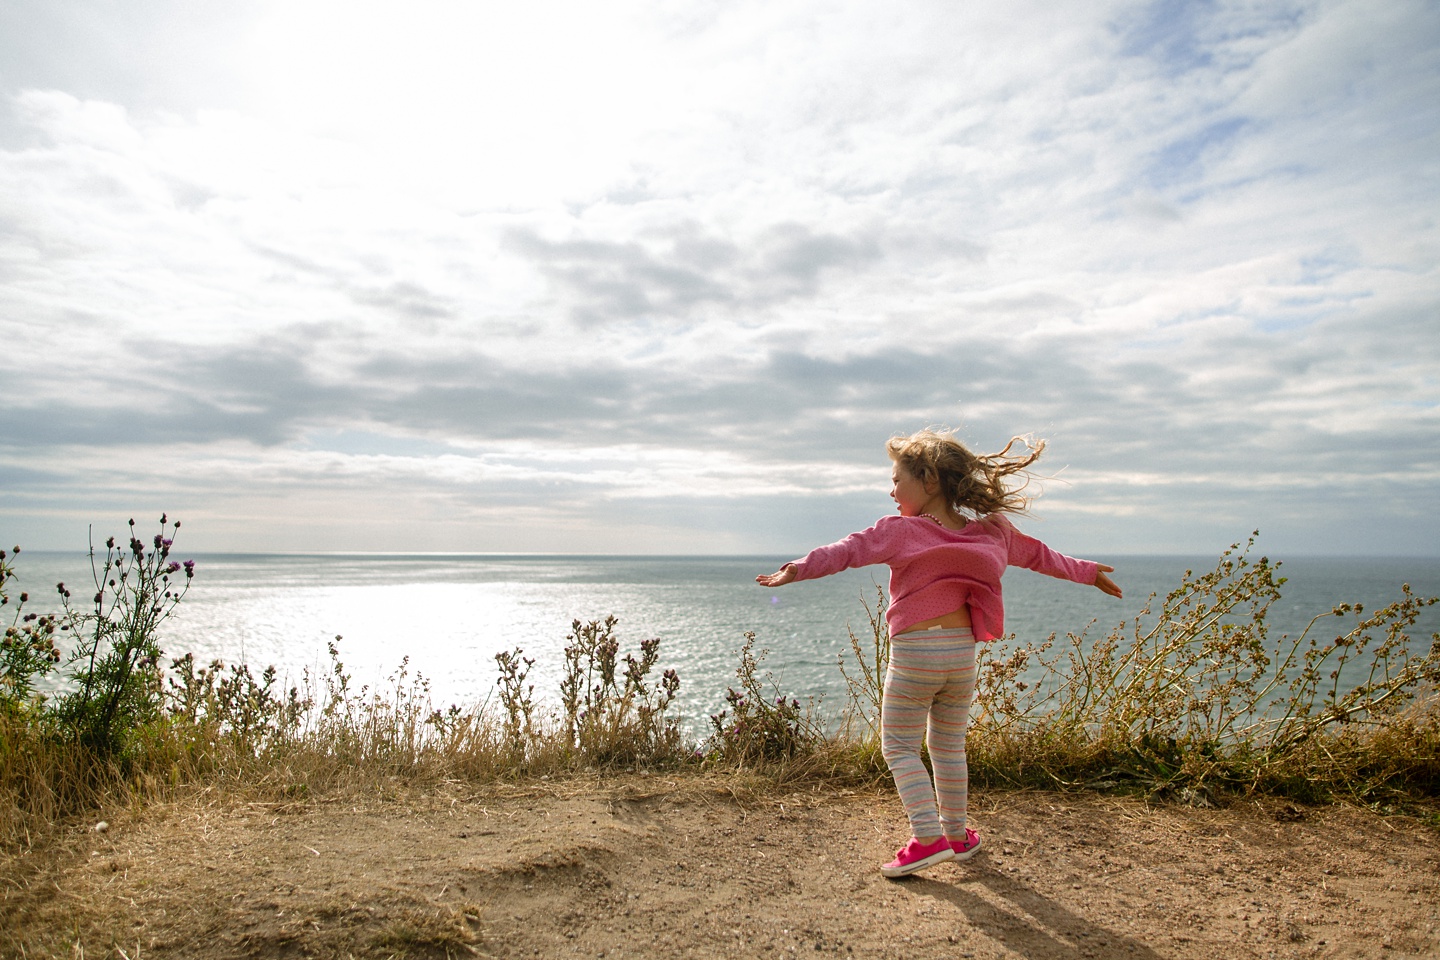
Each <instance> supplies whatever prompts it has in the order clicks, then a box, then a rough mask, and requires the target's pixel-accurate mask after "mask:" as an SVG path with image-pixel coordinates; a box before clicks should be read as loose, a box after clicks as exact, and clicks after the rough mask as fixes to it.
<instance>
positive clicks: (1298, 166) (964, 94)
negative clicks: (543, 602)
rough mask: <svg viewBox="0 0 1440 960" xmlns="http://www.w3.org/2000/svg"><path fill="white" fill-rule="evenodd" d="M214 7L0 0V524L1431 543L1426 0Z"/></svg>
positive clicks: (1179, 547) (581, 547)
mask: <svg viewBox="0 0 1440 960" xmlns="http://www.w3.org/2000/svg"><path fill="white" fill-rule="evenodd" d="M236 6H237V9H234V10H229V11H226V12H223V13H219V12H216V10H215V9H214V8H213V5H205V6H203V7H198V6H195V5H192V4H186V3H181V2H178V0H175V2H170V0H163V2H161V0H147V2H141V0H135V2H131V3H127V4H120V5H117V4H110V3H104V4H100V3H96V4H91V5H86V4H79V3H77V4H52V3H50V2H48V0H33V2H15V0H12V2H8V3H6V4H5V5H4V6H3V7H0V96H3V103H0V377H3V383H4V397H3V402H0V539H3V540H5V541H16V542H20V543H22V544H24V545H26V546H30V547H35V548H56V549H70V548H78V547H83V545H84V537H85V526H86V524H88V523H91V522H93V523H95V524H96V528H97V532H99V533H101V535H102V536H103V535H104V534H105V533H107V532H110V531H116V530H119V529H120V528H121V526H122V525H123V522H124V520H125V519H126V518H127V517H129V516H132V515H133V516H137V517H142V518H143V517H147V516H149V515H150V514H154V515H155V516H158V515H159V513H160V511H162V510H167V511H169V512H170V514H171V515H172V516H180V517H182V518H183V519H184V520H185V522H186V525H187V528H188V529H187V537H186V545H187V547H189V548H190V549H211V550H215V549H231V550H259V551H269V550H284V551H289V550H447V551H448V550H457V551H517V550H518V551H528V550H537V551H562V552H645V553H651V552H653V553H665V552H678V553H711V552H762V551H763V552H779V553H789V552H791V551H797V550H801V549H804V548H806V547H808V546H810V545H813V544H815V543H819V542H826V541H829V540H832V539H835V538H838V537H839V536H841V535H843V534H844V533H846V532H848V531H849V530H851V529H855V528H858V527H860V526H864V525H867V524H868V523H870V522H871V521H873V520H874V518H875V517H876V516H878V515H880V514H882V513H885V512H888V511H889V510H891V509H892V505H891V504H890V501H889V498H888V496H887V494H888V489H889V488H888V471H889V464H888V462H887V461H886V460H885V457H884V453H883V446H882V445H883V441H884V439H885V438H886V437H887V436H889V435H891V434H893V433H895V432H908V431H910V430H914V429H916V428H919V427H921V426H925V425H927V424H948V425H951V426H955V427H958V428H960V430H961V435H962V436H963V437H964V438H965V439H967V440H968V441H970V442H972V443H973V445H975V446H977V447H980V448H987V449H990V448H997V447H999V446H1002V445H1003V444H1004V442H1005V441H1006V439H1007V438H1008V437H1010V436H1011V435H1012V434H1016V433H1033V434H1036V435H1038V436H1043V437H1046V438H1048V439H1049V441H1050V444H1051V446H1050V450H1049V453H1047V455H1046V459H1045V460H1044V461H1042V463H1043V464H1044V465H1045V466H1046V467H1047V470H1048V472H1050V473H1052V474H1055V475H1056V477H1057V479H1055V480H1052V481H1050V482H1048V483H1047V484H1046V485H1045V493H1044V496H1043V497H1042V498H1041V499H1040V501H1039V502H1038V504H1037V506H1036V513H1037V518H1038V519H1037V520H1035V521H1031V522H1030V523H1029V529H1031V530H1032V531H1033V532H1036V533H1037V534H1039V535H1041V536H1042V537H1044V538H1045V539H1046V540H1048V541H1049V542H1051V543H1052V544H1054V545H1055V546H1057V547H1058V548H1060V549H1062V550H1065V551H1066V552H1068V553H1072V554H1077V555H1085V556H1100V557H1103V556H1104V555H1105V554H1106V553H1125V552H1137V553H1147V552H1148V553H1161V552H1189V553H1212V552H1215V551H1218V550H1219V549H1221V548H1223V547H1224V546H1225V545H1226V544H1227V543H1229V542H1230V541H1231V540H1234V539H1237V538H1243V537H1244V536H1245V535H1246V534H1247V533H1248V532H1249V531H1250V530H1251V529H1253V528H1256V527H1258V528H1260V529H1261V533H1262V545H1263V546H1266V547H1268V548H1269V549H1270V550H1271V551H1272V552H1276V553H1279V554H1281V555H1285V554H1287V553H1291V554H1299V553H1340V554H1349V553H1370V554H1385V553H1394V554H1429V555H1434V554H1437V553H1440V546H1437V543H1440V521H1437V519H1436V514H1437V511H1436V506H1437V504H1440V421H1437V401H1440V384H1437V370H1440V365H1437V360H1440V335H1437V334H1440V268H1437V260H1440V225H1437V214H1440V159H1437V158H1440V6H1437V5H1436V4H1435V3H1433V2H1426V0H1413V2H1411V0H1387V2H1385V3H1381V4H1377V3H1373V2H1367V0H1353V2H1312V0H1298V2H1288V3H1287V2H1247V0H1222V2H1210V3H1200V2H1180V0H1174V2H1169V0H1167V2H1158V3H1138V2H1120V0H1110V2H1095V3H1088V4H1064V5H1057V4H1052V3H1048V2H1041V3H1024V2H1009V3H1003V4H1001V3H966V4H956V3H952V2H948V0H947V2H937V3H913V4H905V5H901V6H898V7H897V6H896V5H894V4H890V3H879V2H873V3H872V2H862V3H849V4H844V3H841V4H836V3H834V2H832V0H827V2H824V3H818V2H817V3H813V4H806V3H785V4H773V3H759V2H756V3H724V4H721V3H683V4H673V3H655V4H650V3H641V2H634V3H605V4H593V3H575V4H565V3H543V2H541V3H532V4H525V5H513V4H512V5H494V4H487V5H472V4H459V3H456V4H440V3H423V2H422V3H416V2H413V0H411V2H406V3H404V4H393V5H392V4H381V3H373V4H365V3H354V2H348V0H347V2H335V3H314V2H296V0H290V2H285V3H275V4H272V5H259V4H243V5H236ZM503 6H510V7H523V8H524V9H523V10H519V9H516V10H504V11H500V10H492V9H490V8H491V7H496V8H498V7H503ZM472 7H477V8H479V9H471V8H472ZM1042 521H1043V522H1042ZM6 545H7V546H8V545H9V544H8V543H7V544H6Z"/></svg>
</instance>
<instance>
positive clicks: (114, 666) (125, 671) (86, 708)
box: [54, 516, 195, 756]
mask: <svg viewBox="0 0 1440 960" xmlns="http://www.w3.org/2000/svg"><path fill="white" fill-rule="evenodd" d="M179 529H180V521H179V520H176V521H175V522H174V523H173V525H172V524H171V523H170V522H169V521H168V519H167V518H166V517H165V516H161V517H160V532H159V533H157V534H156V535H155V537H154V539H153V540H152V541H151V542H150V543H149V544H147V543H145V542H143V541H142V540H140V538H139V537H137V536H136V535H135V521H134V520H131V521H130V542H129V544H128V545H126V546H124V547H120V546H117V544H116V541H115V538H114V537H111V538H110V539H108V540H107V541H106V542H105V558H104V563H103V564H102V565H100V566H98V567H97V565H96V564H97V558H96V555H95V546H94V543H93V541H92V543H91V546H90V569H91V575H92V578H93V580H94V584H95V593H94V594H93V596H92V598H91V602H90V604H89V605H88V607H87V608H85V609H83V610H82V609H78V608H77V607H76V606H74V605H72V603H71V600H72V596H71V591H70V589H69V588H68V587H66V586H65V584H64V583H59V584H56V587H55V589H56V592H57V593H58V594H59V598H60V604H61V607H62V610H63V613H62V614H61V616H60V621H61V623H60V629H61V630H62V631H68V632H69V633H70V634H71V635H72V636H74V637H75V646H74V650H73V651H72V652H71V654H70V658H69V661H68V666H69V668H70V670H69V678H70V680H71V681H72V683H73V684H74V689H73V690H71V691H69V692H67V693H65V694H63V695H61V696H60V697H59V698H58V700H57V702H56V703H55V705H54V711H55V714H56V716H57V717H58V718H59V720H60V723H61V726H62V729H63V730H64V731H65V732H66V734H67V735H68V736H69V737H70V738H72V739H73V740H75V741H76V742H78V743H80V744H82V745H83V746H85V747H87V748H88V749H90V750H91V751H93V752H94V753H96V754H99V755H101V756H112V755H117V754H120V753H122V752H123V750H124V748H125V746H126V744H127V742H128V740H129V737H130V735H131V733H132V732H133V731H134V730H135V729H136V728H138V727H140V726H142V725H144V724H147V723H151V722H153V721H155V720H157V719H159V717H160V714H161V707H162V693H163V691H162V687H161V669H160V657H161V651H160V647H159V645H158V638H157V631H158V629H159V628H160V625H161V624H162V623H164V622H165V620H166V619H167V618H168V617H169V616H170V615H171V613H173V612H174V610H175V607H176V606H177V605H178V604H179V603H180V601H181V600H182V599H184V597H185V594H186V592H187V591H188V590H189V589H190V582H191V580H192V578H193V577H194V576H195V562H194V561H193V560H186V561H184V562H183V563H180V562H177V561H174V560H171V559H170V550H171V547H172V545H173V543H174V536H175V534H176V533H177V532H178V531H179ZM182 571H183V573H184V578H183V580H181V579H179V578H176V579H173V580H172V577H176V575H177V574H179V573H181V572H182Z"/></svg>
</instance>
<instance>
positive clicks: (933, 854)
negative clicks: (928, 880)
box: [880, 837, 978, 877]
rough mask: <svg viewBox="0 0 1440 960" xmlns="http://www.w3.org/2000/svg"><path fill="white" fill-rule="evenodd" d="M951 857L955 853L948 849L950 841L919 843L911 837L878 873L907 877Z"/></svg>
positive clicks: (942, 838)
mask: <svg viewBox="0 0 1440 960" xmlns="http://www.w3.org/2000/svg"><path fill="white" fill-rule="evenodd" d="M977 845H978V843H977ZM953 856H955V851H953V850H951V849H950V841H949V840H946V839H945V838H944V837H941V838H940V839H938V840H936V841H935V842H934V843H921V842H920V841H919V840H917V839H916V838H915V837H911V838H910V842H909V843H907V844H905V846H903V847H901V848H900V849H899V850H898V851H897V852H896V853H895V859H894V860H891V861H890V862H889V863H887V864H885V866H883V867H881V868H880V873H881V874H883V875H884V876H887V877H908V876H909V875H910V874H912V873H914V872H915V871H916V870H924V869H925V868H926V867H933V866H935V864H937V863H944V862H945V861H946V860H949V859H950V858H951V857H953Z"/></svg>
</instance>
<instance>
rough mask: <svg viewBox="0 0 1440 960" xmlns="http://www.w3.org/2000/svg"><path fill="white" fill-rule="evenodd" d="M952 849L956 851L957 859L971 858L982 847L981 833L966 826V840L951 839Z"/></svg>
mask: <svg viewBox="0 0 1440 960" xmlns="http://www.w3.org/2000/svg"><path fill="white" fill-rule="evenodd" d="M950 849H951V850H953V851H954V852H955V859H956V860H969V859H970V858H971V857H973V856H975V854H976V852H977V851H979V849H980V834H978V833H976V832H975V831H974V830H971V829H970V828H969V827H966V828H965V842H964V843H961V842H959V841H957V840H951V841H950Z"/></svg>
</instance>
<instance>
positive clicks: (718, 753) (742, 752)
mask: <svg viewBox="0 0 1440 960" xmlns="http://www.w3.org/2000/svg"><path fill="white" fill-rule="evenodd" d="M768 652H769V651H766V650H761V651H760V652H759V654H758V655H757V654H756V653H755V634H754V633H753V632H749V631H747V632H746V634H745V642H744V643H743V644H742V645H741V647H740V666H739V667H737V668H736V670H735V678H736V680H738V681H739V685H740V689H739V690H736V689H735V688H734V687H731V688H729V689H728V690H726V691H725V702H726V703H727V704H728V705H729V707H728V709H725V710H721V711H720V712H719V713H717V714H713V715H712V716H711V717H710V726H711V736H710V742H709V744H708V747H707V748H702V751H701V752H702V754H703V755H705V756H707V757H709V758H710V759H723V760H725V761H727V762H730V763H737V764H747V765H748V764H764V763H772V762H776V761H784V760H793V759H795V758H796V757H799V756H802V755H804V754H807V753H810V752H812V751H813V750H814V749H815V748H816V747H817V746H819V745H820V744H822V743H824V742H825V731H824V728H823V727H822V726H821V725H820V724H819V723H817V722H816V720H815V718H814V717H813V716H812V715H811V714H810V712H809V711H805V710H802V708H801V706H800V701H799V700H798V699H796V698H795V697H787V696H785V695H784V694H783V693H781V691H780V685H779V683H778V682H777V681H776V680H775V678H774V677H773V676H772V675H771V674H770V673H769V672H768V671H767V672H765V673H764V674H763V675H762V673H761V671H760V664H761V661H763V660H764V659H765V655H766V654H767V653H768Z"/></svg>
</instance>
